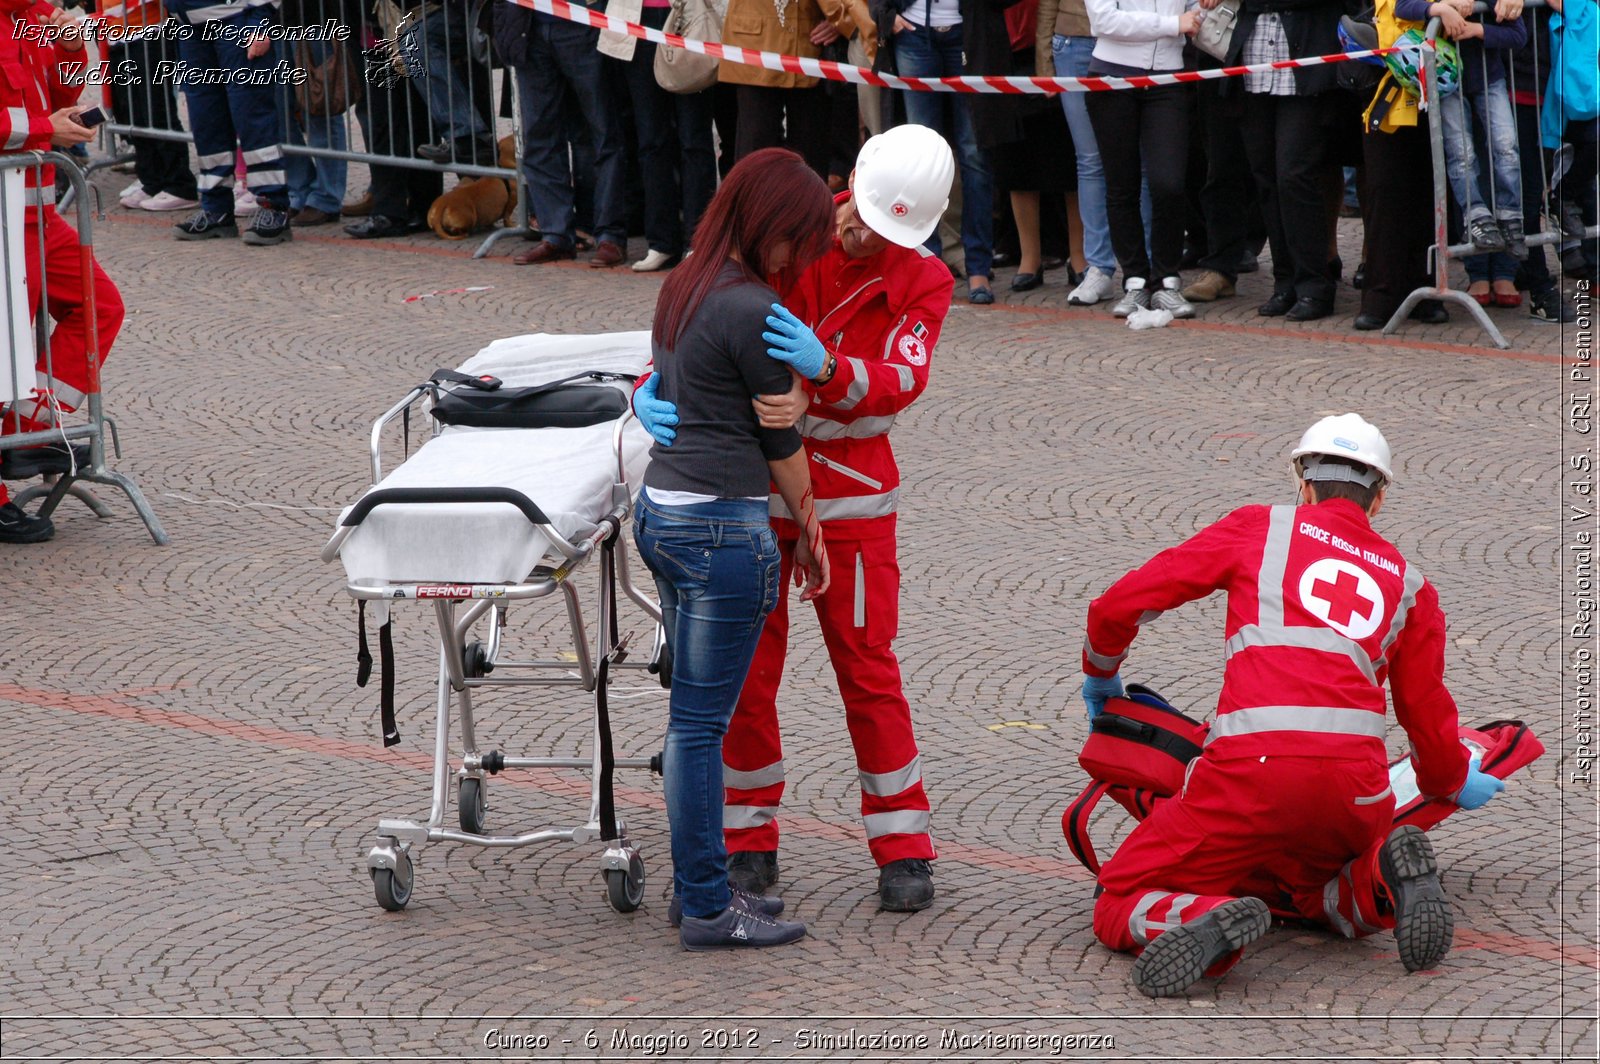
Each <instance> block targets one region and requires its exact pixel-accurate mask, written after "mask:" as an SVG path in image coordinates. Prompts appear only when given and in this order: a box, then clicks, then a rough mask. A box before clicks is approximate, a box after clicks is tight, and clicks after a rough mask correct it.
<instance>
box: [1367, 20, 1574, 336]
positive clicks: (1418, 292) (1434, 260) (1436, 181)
mask: <svg viewBox="0 0 1600 1064" xmlns="http://www.w3.org/2000/svg"><path fill="white" fill-rule="evenodd" d="M1544 6H1546V5H1545V3H1544V0H1528V2H1527V3H1526V5H1525V7H1526V8H1536V7H1544ZM1493 8H1494V5H1493V4H1492V3H1485V2H1484V0H1478V2H1477V3H1475V4H1474V5H1473V11H1474V12H1475V13H1480V14H1481V13H1483V12H1485V11H1492V10H1493ZM1440 25H1441V23H1440V20H1439V19H1438V18H1433V19H1430V20H1429V22H1428V28H1427V33H1426V34H1425V39H1426V41H1427V43H1426V45H1425V46H1424V48H1423V56H1422V58H1423V78H1424V79H1425V80H1424V85H1425V87H1426V90H1427V96H1428V99H1429V100H1430V101H1437V100H1440V99H1441V97H1440V95H1439V68H1438V59H1437V55H1436V53H1435V51H1434V47H1433V43H1434V41H1435V40H1437V39H1438V36H1439V29H1440ZM1543 36H1544V34H1543V33H1542V32H1540V28H1539V27H1536V28H1535V32H1533V33H1532V35H1531V40H1530V42H1529V43H1530V46H1531V47H1532V49H1533V54H1534V67H1535V69H1538V65H1539V63H1538V57H1539V55H1540V54H1541V50H1542V49H1543V48H1544V46H1545V42H1544V41H1543V40H1541V38H1542V37H1543ZM1484 62H1487V59H1485V60H1484ZM1464 73H1465V71H1463V74H1464ZM1506 88H1507V89H1508V90H1509V91H1510V92H1511V93H1512V94H1513V96H1514V95H1515V93H1516V90H1517V80H1516V67H1515V65H1513V66H1512V68H1511V77H1510V82H1509V84H1508V85H1507V86H1506ZM1536 88H1537V89H1538V90H1539V91H1540V94H1541V95H1542V94H1543V89H1544V87H1543V86H1536ZM1456 91H1457V92H1465V91H1466V89H1465V87H1464V86H1462V87H1460V88H1458V89H1457V90H1456ZM1512 106H1513V108H1515V107H1516V106H1518V105H1517V104H1513V105H1512ZM1483 120H1484V123H1485V127H1486V132H1485V136H1484V137H1483V141H1484V147H1483V150H1482V151H1479V152H1477V160H1478V163H1479V168H1480V173H1479V180H1480V181H1482V182H1483V183H1484V190H1485V191H1486V193H1487V196H1486V198H1487V199H1488V201H1489V208H1490V211H1491V212H1495V208H1496V207H1497V206H1498V205H1497V204H1496V203H1495V199H1494V197H1495V188H1494V186H1495V181H1494V163H1493V159H1492V152H1493V147H1492V145H1493V124H1492V123H1493V119H1492V110H1486V111H1485V113H1484V117H1483ZM1512 122H1513V125H1515V123H1516V117H1515V111H1513V116H1512ZM1466 124H1467V130H1468V135H1469V136H1473V137H1474V141H1475V142H1476V141H1477V139H1478V138H1477V137H1476V136H1475V133H1474V130H1475V128H1476V127H1475V124H1474V119H1473V111H1472V108H1471V107H1470V106H1468V107H1467V114H1466ZM1428 144H1429V149H1430V151H1431V152H1432V159H1433V231H1434V239H1433V246H1432V247H1431V248H1430V249H1429V260H1430V261H1429V269H1430V270H1431V271H1432V273H1433V284H1432V285H1431V286H1427V287H1422V288H1418V289H1415V290H1414V291H1412V292H1411V294H1410V295H1408V296H1406V298H1405V300H1404V301H1403V302H1402V303H1401V304H1400V309H1398V310H1396V311H1395V312H1394V315H1393V317H1391V318H1390V319H1389V322H1388V324H1387V325H1385V326H1384V327H1383V333H1384V335H1385V336H1388V335H1392V334H1393V333H1394V332H1395V331H1396V330H1397V329H1399V327H1400V325H1401V324H1402V323H1403V322H1404V321H1405V320H1406V317H1407V316H1408V315H1409V314H1410V313H1411V311H1412V309H1413V308H1414V307H1416V305H1417V304H1418V303H1420V302H1421V301H1422V300H1424V299H1437V300H1442V301H1444V302H1449V303H1455V304H1457V305H1459V306H1462V307H1464V308H1466V310H1467V313H1468V314H1470V315H1471V316H1472V319H1473V320H1474V321H1475V322H1477V323H1478V327H1479V328H1481V329H1482V330H1483V331H1484V332H1486V333H1488V334H1489V339H1490V340H1491V341H1492V342H1493V343H1494V345H1495V346H1496V347H1498V348H1500V349H1502V350H1504V349H1505V348H1508V347H1510V346H1511V344H1510V342H1509V341H1507V340H1506V338H1505V336H1503V335H1502V334H1501V332H1500V330H1499V328H1497V327H1496V326H1495V324H1494V321H1493V320H1492V319H1491V318H1490V317H1489V314H1488V312H1487V311H1485V310H1484V308H1483V307H1482V306H1481V305H1479V303H1478V301H1477V300H1475V299H1473V298H1472V297H1471V296H1470V295H1468V294H1467V293H1466V292H1465V291H1463V290H1461V289H1456V288H1452V287H1450V263H1451V261H1452V260H1460V259H1466V258H1472V257H1474V256H1477V255H1484V254H1492V252H1483V251H1480V250H1478V248H1476V247H1475V246H1474V245H1473V244H1472V243H1470V242H1466V243H1461V244H1452V243H1450V204H1451V191H1450V178H1449V172H1448V170H1447V168H1446V167H1447V164H1446V160H1445V146H1444V122H1443V120H1442V119H1440V118H1438V117H1437V115H1434V114H1430V115H1429V120H1428ZM1517 150H1518V152H1519V153H1521V152H1526V151H1532V152H1535V153H1537V158H1538V159H1539V189H1538V190H1537V209H1535V210H1532V211H1531V212H1530V210H1529V207H1530V206H1531V205H1532V204H1531V201H1530V190H1529V189H1528V188H1527V186H1526V180H1525V178H1524V182H1523V188H1522V203H1521V204H1518V208H1517V209H1518V213H1519V215H1520V216H1521V217H1522V219H1523V225H1524V228H1525V229H1526V230H1527V232H1526V242H1527V245H1528V252H1529V254H1530V255H1543V254H1544V253H1545V252H1544V249H1545V248H1546V247H1547V246H1549V245H1552V244H1553V245H1555V246H1556V247H1557V249H1558V250H1559V248H1560V246H1561V244H1562V243H1563V242H1564V241H1566V240H1568V239H1570V237H1568V236H1567V235H1566V234H1565V233H1563V232H1562V231H1561V229H1560V225H1559V223H1555V231H1553V232H1550V231H1546V230H1545V221H1546V220H1547V219H1551V220H1553V219H1555V217H1556V211H1555V210H1553V209H1552V204H1551V200H1550V196H1551V187H1550V186H1551V181H1550V175H1549V171H1548V167H1547V166H1546V156H1545V153H1544V147H1543V145H1542V144H1540V143H1535V144H1532V145H1528V144H1523V143H1521V142H1520V138H1519V142H1518V145H1517ZM1521 172H1522V173H1523V174H1524V175H1526V173H1527V169H1526V167H1523V168H1522V170H1521ZM1585 194H1586V195H1587V194H1589V193H1587V192H1586V193H1585ZM1459 217H1460V218H1461V220H1462V227H1463V230H1464V229H1465V224H1466V209H1465V207H1462V208H1461V209H1460V211H1459ZM1597 235H1600V226H1596V225H1590V226H1587V227H1585V229H1584V233H1583V239H1584V240H1586V241H1587V240H1593V239H1595V237H1596V236H1597ZM1559 269H1560V262H1559V259H1558V261H1557V271H1556V274H1557V275H1558V276H1559Z"/></svg>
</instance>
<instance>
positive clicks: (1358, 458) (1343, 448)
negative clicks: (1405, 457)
mask: <svg viewBox="0 0 1600 1064" xmlns="http://www.w3.org/2000/svg"><path fill="white" fill-rule="evenodd" d="M1289 457H1290V458H1291V459H1292V460H1293V462H1294V471H1295V474H1296V475H1297V476H1298V477H1300V479H1301V480H1306V481H1323V482H1327V481H1347V482H1349V483H1352V484H1360V485H1362V486H1363V487H1368V488H1370V487H1374V486H1378V487H1382V486H1385V485H1387V484H1388V483H1389V482H1390V481H1391V480H1393V479H1394V470H1393V469H1392V468H1391V467H1390V463H1391V461H1392V456H1391V455H1390V453H1389V441H1388V440H1385V439H1384V438H1383V433H1381V432H1379V431H1378V427H1377V426H1376V425H1374V424H1372V423H1371V422H1370V421H1368V420H1367V419H1366V418H1364V417H1362V416H1361V415H1360V414H1340V415H1338V416H1337V417H1325V418H1323V419H1322V420H1321V421H1319V422H1317V423H1316V424H1315V425H1312V426H1311V427H1310V428H1308V429H1306V432H1305V435H1304V436H1301V437H1300V446H1298V447H1296V448H1295V449H1294V452H1293V453H1292V454H1291V455H1290V456H1289ZM1328 458H1337V459H1341V461H1334V462H1330V461H1325V459H1328ZM1352 462H1353V463H1356V465H1350V464H1349V463H1352ZM1357 466H1359V467H1360V468H1357Z"/></svg>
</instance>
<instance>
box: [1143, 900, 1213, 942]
mask: <svg viewBox="0 0 1600 1064" xmlns="http://www.w3.org/2000/svg"><path fill="white" fill-rule="evenodd" d="M1168 897H1171V895H1168ZM1199 900H1200V896H1199V895H1198V894H1179V895H1178V896H1177V897H1175V898H1173V899H1172V905H1171V906H1169V907H1168V909H1167V918H1166V919H1165V920H1152V919H1150V918H1149V916H1146V917H1145V920H1144V933H1145V934H1146V935H1152V936H1153V933H1154V932H1157V931H1171V930H1172V929H1173V928H1175V927H1181V926H1183V911H1184V910H1185V909H1187V908H1188V907H1189V906H1191V905H1193V904H1194V903H1195V902H1197V901H1199ZM1152 908H1153V906H1152Z"/></svg>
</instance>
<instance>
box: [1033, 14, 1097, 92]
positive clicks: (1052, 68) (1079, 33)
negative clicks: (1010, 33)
mask: <svg viewBox="0 0 1600 1064" xmlns="http://www.w3.org/2000/svg"><path fill="white" fill-rule="evenodd" d="M1056 36H1060V37H1092V36H1094V34H1092V33H1091V32H1089V12H1088V9H1087V8H1086V7H1085V6H1084V0H1039V28H1038V29H1037V30H1036V31H1035V39H1034V49H1033V54H1034V66H1035V68H1036V73H1037V74H1038V75H1039V77H1041V78H1053V77H1055V76H1056V61H1055V58H1054V57H1053V55H1052V54H1051V43H1050V39H1051V38H1052V37H1056Z"/></svg>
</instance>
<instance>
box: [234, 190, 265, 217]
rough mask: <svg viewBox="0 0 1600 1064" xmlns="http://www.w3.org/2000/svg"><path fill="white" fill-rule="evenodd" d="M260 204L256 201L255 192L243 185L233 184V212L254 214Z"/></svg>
mask: <svg viewBox="0 0 1600 1064" xmlns="http://www.w3.org/2000/svg"><path fill="white" fill-rule="evenodd" d="M259 206H260V204H258V203H256V197H255V193H253V192H251V191H250V190H249V189H247V188H245V187H244V186H243V185H235V186H233V213H234V214H254V213H255V212H256V210H257V209H258V208H259Z"/></svg>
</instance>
